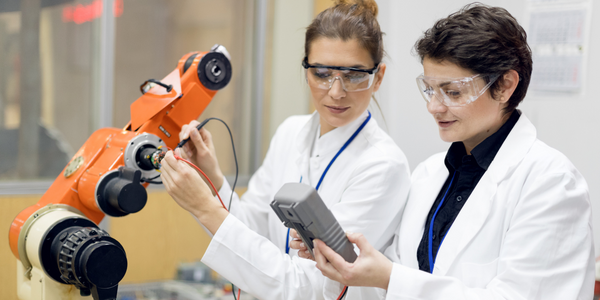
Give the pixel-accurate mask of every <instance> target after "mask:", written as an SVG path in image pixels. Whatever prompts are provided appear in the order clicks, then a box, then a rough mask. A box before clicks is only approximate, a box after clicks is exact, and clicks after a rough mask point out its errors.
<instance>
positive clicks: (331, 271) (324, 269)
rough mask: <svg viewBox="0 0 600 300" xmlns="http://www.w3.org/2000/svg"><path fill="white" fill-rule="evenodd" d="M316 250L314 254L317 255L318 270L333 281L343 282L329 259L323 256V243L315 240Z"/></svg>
mask: <svg viewBox="0 0 600 300" xmlns="http://www.w3.org/2000/svg"><path fill="white" fill-rule="evenodd" d="M313 243H314V245H315V248H314V249H313V253H314V254H315V257H314V258H315V261H316V262H317V269H319V270H320V271H321V273H323V275H325V276H326V277H328V278H330V279H333V280H335V281H338V282H339V281H341V279H342V276H341V274H340V273H339V272H338V271H337V270H336V269H335V268H334V267H333V266H332V265H331V264H330V263H329V262H328V261H327V258H326V257H325V256H324V255H323V253H322V252H321V249H320V247H319V246H320V244H321V241H319V240H314V241H313Z"/></svg>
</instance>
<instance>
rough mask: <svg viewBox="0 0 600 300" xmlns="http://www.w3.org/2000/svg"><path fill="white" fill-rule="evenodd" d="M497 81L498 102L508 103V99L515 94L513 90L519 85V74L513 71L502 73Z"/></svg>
mask: <svg viewBox="0 0 600 300" xmlns="http://www.w3.org/2000/svg"><path fill="white" fill-rule="evenodd" d="M499 80H500V90H499V93H500V99H499V100H500V102H501V103H503V104H504V103H507V102H508V99H510V97H511V96H512V94H513V93H514V92H515V89H516V88H517V86H518V85H519V73H517V71H515V70H509V71H508V72H506V73H504V74H503V75H502V76H501V78H500V79H499Z"/></svg>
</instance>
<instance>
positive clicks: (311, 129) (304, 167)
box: [295, 111, 319, 182]
mask: <svg viewBox="0 0 600 300" xmlns="http://www.w3.org/2000/svg"><path fill="white" fill-rule="evenodd" d="M318 127H319V114H318V113H317V112H316V111H315V112H314V113H313V115H312V116H311V117H310V119H309V120H308V122H307V123H306V124H305V125H304V127H302V129H301V130H300V132H299V133H298V135H297V136H296V139H295V143H296V147H295V148H296V150H298V157H297V158H296V161H295V162H296V166H297V167H298V170H300V176H302V178H303V181H304V182H308V180H309V178H308V164H309V159H310V149H311V147H312V145H313V143H314V139H315V134H316V132H317V128H318ZM298 180H300V177H298Z"/></svg>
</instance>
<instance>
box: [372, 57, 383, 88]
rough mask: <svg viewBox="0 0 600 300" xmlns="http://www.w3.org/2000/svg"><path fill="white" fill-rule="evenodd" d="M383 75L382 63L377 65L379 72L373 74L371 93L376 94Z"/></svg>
mask: <svg viewBox="0 0 600 300" xmlns="http://www.w3.org/2000/svg"><path fill="white" fill-rule="evenodd" d="M384 75H385V64H384V63H380V64H379V71H377V74H375V80H374V81H375V82H373V93H374V92H377V91H378V90H379V87H380V86H381V82H382V81H383V76H384Z"/></svg>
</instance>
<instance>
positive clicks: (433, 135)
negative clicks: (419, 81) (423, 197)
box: [377, 0, 600, 255]
mask: <svg viewBox="0 0 600 300" xmlns="http://www.w3.org/2000/svg"><path fill="white" fill-rule="evenodd" d="M377 2H378V4H379V8H380V16H379V20H380V23H381V26H382V29H383V31H384V32H385V33H386V35H385V38H384V39H385V47H386V51H387V53H388V58H387V61H386V63H387V65H388V68H387V73H386V77H385V79H384V83H383V84H382V87H381V90H380V92H379V95H378V99H379V103H380V105H381V106H382V109H383V111H384V112H385V118H386V120H387V127H388V130H389V133H390V135H391V136H392V137H393V138H394V140H395V141H396V143H398V145H399V146H400V148H402V150H403V151H404V152H405V153H406V155H407V157H408V159H409V162H410V164H411V169H413V170H414V168H415V167H416V166H417V164H418V163H419V162H421V161H423V160H424V159H425V158H427V157H429V156H430V155H432V154H433V153H436V152H440V151H445V150H447V147H448V146H449V144H447V143H444V142H442V141H441V140H440V139H439V136H438V130H437V126H436V124H435V122H434V121H433V120H432V117H431V116H430V115H429V114H428V113H427V110H426V107H425V102H424V100H423V99H422V97H421V95H420V94H419V91H418V90H417V87H416V84H415V77H417V76H418V75H419V74H421V73H422V71H423V70H422V68H421V64H420V62H419V60H418V59H417V58H416V57H415V56H412V55H411V49H412V47H413V45H414V43H415V41H416V40H417V39H418V38H419V37H420V36H421V34H422V32H423V31H425V30H426V29H428V28H429V27H431V26H432V25H433V24H434V22H435V21H436V20H438V19H439V18H442V17H446V16H447V15H449V14H450V13H452V12H455V11H457V10H458V9H459V8H461V7H462V6H463V5H465V4H467V3H470V2H472V1H464V0H420V1H400V0H378V1H377ZM481 2H483V3H485V4H489V5H493V6H501V7H504V8H506V9H507V10H508V11H509V12H510V13H511V14H512V15H513V16H515V17H516V18H517V20H519V22H520V23H521V24H522V25H524V22H525V18H526V5H527V1H523V0H495V1H492V0H489V1H485V0H483V1H481ZM593 2H594V3H593V11H592V24H591V32H590V43H589V49H588V50H589V52H588V53H589V57H588V60H587V63H588V67H587V74H586V76H587V78H586V82H585V83H584V84H585V86H587V91H585V92H584V94H583V95H582V96H580V97H574V98H568V97H563V98H533V97H527V98H525V100H524V102H523V103H522V104H521V105H520V106H519V108H520V109H521V110H522V111H523V112H524V114H525V115H527V117H528V118H529V119H530V120H531V121H532V122H533V124H534V125H535V126H536V127H537V130H538V137H539V139H540V140H542V141H544V142H545V143H546V144H548V145H550V146H551V147H554V148H556V149H558V150H559V151H561V152H563V153H564V154H565V155H566V156H567V157H569V158H570V159H571V161H572V162H573V164H575V166H576V167H577V168H578V169H579V171H580V172H581V173H582V174H583V176H584V177H585V178H586V180H587V182H588V185H589V188H590V198H591V201H592V207H593V211H594V216H595V217H594V227H595V242H596V254H597V255H598V254H599V253H600V243H599V242H600V141H599V140H598V139H599V138H600V129H599V128H596V127H600V126H599V125H600V123H599V119H596V117H597V115H598V113H599V112H600V94H599V95H596V94H595V93H594V92H595V87H596V86H597V85H598V82H600V0H593ZM534 64H535V62H534ZM534 67H535V66H534Z"/></svg>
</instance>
